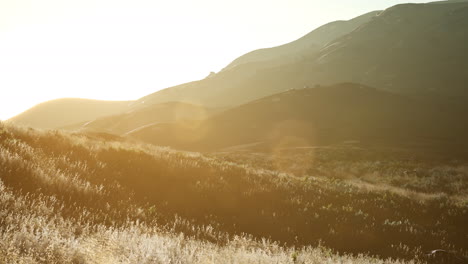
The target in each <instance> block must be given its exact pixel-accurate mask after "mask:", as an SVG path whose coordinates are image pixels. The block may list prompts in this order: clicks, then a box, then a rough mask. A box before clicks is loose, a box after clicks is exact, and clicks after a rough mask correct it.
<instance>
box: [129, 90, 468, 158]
mask: <svg viewBox="0 0 468 264" xmlns="http://www.w3.org/2000/svg"><path fill="white" fill-rule="evenodd" d="M466 119H467V118H465V117H464V116H463V115H460V114H459V113H457V112H455V111H454V110H453V109H450V108H449V109H447V108H442V107H440V106H437V105H435V104H433V103H432V102H427V101H425V100H417V99H413V98H410V97H406V96H402V95H398V94H394V93H389V92H386V91H381V90H377V89H374V88H370V87H367V86H363V85H359V84H352V83H343V84H338V85H333V86H327V87H325V86H322V87H315V88H307V89H298V90H290V91H287V92H283V93H279V94H275V95H272V96H268V97H265V98H262V99H259V100H256V101H253V102H250V103H247V104H244V105H242V106H239V107H236V108H232V109H229V110H227V111H224V112H222V113H219V114H217V115H215V116H213V117H211V118H208V119H206V120H203V121H191V122H178V123H166V124H156V125H152V126H147V127H144V128H142V129H140V130H135V131H133V132H132V133H129V135H130V136H132V137H135V138H138V139H141V140H143V141H146V142H150V143H153V144H157V145H169V146H172V147H175V148H179V149H186V150H199V151H204V150H209V151H211V150H220V149H224V148H232V147H236V146H237V147H238V146H257V147H258V146H262V147H264V148H273V149H274V148H278V147H279V148H297V147H301V148H302V147H314V146H326V145H331V144H350V143H352V144H359V145H372V146H384V147H418V148H419V147H429V146H431V147H439V146H444V147H447V148H451V147H452V146H453V145H454V144H462V143H463V144H464V143H466V142H465V141H466V140H465V135H466V133H467V132H468V127H467V125H466V124H467V121H468V120H466ZM465 146H466V144H465Z"/></svg>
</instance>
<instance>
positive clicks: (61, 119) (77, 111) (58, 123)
mask: <svg viewBox="0 0 468 264" xmlns="http://www.w3.org/2000/svg"><path fill="white" fill-rule="evenodd" d="M130 103H131V101H99V100H90V99H77V98H64V99H57V100H52V101H47V102H44V103H41V104H38V105H36V106H34V107H32V108H30V109H28V110H27V111H25V112H23V113H21V114H19V115H17V116H15V117H12V118H10V119H9V120H8V122H11V123H15V124H19V125H24V126H30V127H35V128H45V129H50V128H60V127H64V126H67V125H71V124H75V123H78V122H83V121H87V120H93V119H96V118H99V117H102V116H107V115H112V114H116V113H119V112H122V111H124V110H125V109H127V108H128V106H129V105H130Z"/></svg>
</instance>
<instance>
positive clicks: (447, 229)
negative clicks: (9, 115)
mask: <svg viewBox="0 0 468 264" xmlns="http://www.w3.org/2000/svg"><path fill="white" fill-rule="evenodd" d="M351 150H352V149H351ZM340 153H342V150H338V149H337V150H336V151H332V152H330V153H328V154H326V155H324V156H322V154H320V153H317V155H318V156H317V157H318V159H317V162H319V163H315V164H316V165H317V166H318V167H320V168H321V170H322V172H325V171H327V167H324V166H321V165H320V164H322V163H321V162H322V161H320V160H321V159H323V158H325V159H327V160H334V161H340V160H341V162H349V163H345V164H348V165H351V166H352V167H350V168H348V167H346V166H343V165H342V166H341V173H346V172H347V171H349V172H352V171H356V169H359V170H361V172H364V171H362V168H360V167H354V166H356V165H357V164H361V165H360V166H361V167H362V166H366V168H367V170H370V171H373V172H374V173H380V174H382V175H385V174H387V173H389V172H390V171H389V170H388V168H387V166H389V165H391V166H392V167H393V168H398V170H402V171H404V170H408V169H409V168H414V167H415V168H416V169H418V170H421V169H423V170H422V171H427V172H430V173H431V175H430V177H431V178H432V177H433V178H434V179H439V181H440V184H437V186H435V188H437V189H435V190H433V189H431V188H432V187H433V185H431V184H429V185H427V184H428V183H431V181H426V180H425V179H424V178H421V177H419V176H417V175H412V174H408V175H407V176H406V179H407V180H411V181H413V182H415V185H416V186H418V190H417V191H415V190H411V189H406V187H405V186H404V185H401V186H398V185H399V184H400V183H399V182H398V181H395V182H393V183H392V184H394V185H395V186H398V187H389V186H386V185H379V184H378V183H370V182H363V180H364V179H365V178H362V179H360V180H359V179H355V180H350V179H349V178H348V179H339V178H336V177H334V175H333V171H329V173H330V175H329V176H326V174H325V175H322V174H315V173H313V172H310V173H311V174H308V175H303V176H301V177H298V176H295V175H291V174H285V173H281V172H278V171H272V170H267V169H263V168H262V167H257V166H259V165H261V164H258V163H257V164H255V163H252V161H250V162H249V163H246V164H237V163H233V162H229V161H226V160H223V159H218V158H212V157H211V158H210V157H205V156H203V155H201V154H198V153H186V152H178V151H173V150H170V149H167V148H159V147H152V146H149V145H141V144H134V143H130V142H126V141H122V140H118V141H103V140H99V139H93V138H90V137H88V136H86V135H84V134H67V133H62V132H57V131H35V130H32V129H21V128H16V127H12V126H5V125H4V124H1V123H0V190H1V194H0V214H1V215H2V216H3V217H2V218H0V241H1V243H0V261H1V262H5V263H17V262H20V263H117V262H123V263H158V262H164V263H167V262H170V261H173V262H181V263H206V261H214V262H225V261H226V260H229V261H230V262H233V263H272V262H273V263H275V262H277V263H297V262H299V263H301V262H302V263H406V261H404V260H401V261H397V260H390V259H387V260H382V259H384V258H387V257H392V258H393V259H395V258H404V259H407V260H410V259H415V258H419V259H422V260H424V259H427V255H425V254H424V252H427V251H429V250H432V249H437V248H445V249H450V250H451V252H453V254H458V255H459V256H463V255H466V254H468V252H466V248H465V244H466V238H467V236H468V230H467V229H466V220H467V219H468V215H467V211H466V210H465V209H464V208H466V202H467V200H466V197H467V196H466V195H467V193H466V190H467V189H466V185H467V184H468V180H467V179H468V177H467V174H466V169H465V170H463V168H466V164H465V163H461V162H457V163H450V164H448V163H445V164H443V165H440V163H437V162H426V163H424V162H423V161H417V160H397V159H394V158H396V157H399V156H400V155H399V154H398V153H397V155H395V156H394V157H393V158H390V159H382V160H380V161H379V162H376V161H375V160H378V158H379V157H382V156H381V155H376V154H375V153H369V154H366V155H364V156H363V155H361V154H359V153H356V152H351V155H345V156H342V154H340ZM356 154H359V155H356ZM366 156H368V157H372V159H371V160H368V159H367V158H363V157H366ZM327 157H328V158H327ZM343 157H347V158H345V159H343ZM310 162H312V161H310ZM394 162H395V163H396V164H400V165H399V166H398V167H395V166H393V165H392V164H393V163H394ZM249 164H251V165H249ZM333 167H335V166H333ZM335 169H336V170H338V169H339V168H335ZM428 177H429V175H428ZM454 177H456V178H457V181H456V184H453V183H455V182H454V181H453V180H452V179H454ZM392 179H398V178H396V175H395V176H392ZM439 191H441V193H439ZM292 246H294V247H292ZM303 246H305V247H303ZM331 250H334V251H331ZM334 252H337V253H334ZM338 253H339V254H338ZM345 253H353V254H355V255H354V257H353V256H351V255H346V254H345ZM358 253H368V254H371V255H374V256H378V257H368V256H366V255H359V256H357V254H358ZM378 258H380V260H379V259H378ZM408 263H414V262H408ZM434 263H441V262H440V261H436V262H434Z"/></svg>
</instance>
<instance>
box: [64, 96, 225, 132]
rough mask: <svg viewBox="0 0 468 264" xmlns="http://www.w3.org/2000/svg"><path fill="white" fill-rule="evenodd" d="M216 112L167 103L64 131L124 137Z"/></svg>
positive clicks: (90, 122)
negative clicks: (127, 134) (103, 133)
mask: <svg viewBox="0 0 468 264" xmlns="http://www.w3.org/2000/svg"><path fill="white" fill-rule="evenodd" d="M217 111H219V109H207V108H205V107H202V106H200V105H193V104H188V103H181V102H168V103H161V104H155V105H150V106H148V107H144V108H140V109H130V110H128V111H126V112H124V113H119V114H115V115H109V116H104V117H101V118H97V119H95V120H92V121H85V122H81V123H78V124H74V125H71V126H66V127H64V129H66V130H79V131H86V132H106V133H112V134H117V135H124V134H126V133H129V132H131V131H132V130H135V129H141V128H143V127H146V126H151V125H155V124H158V123H167V122H177V121H184V120H201V119H206V118H208V117H209V116H210V115H211V114H212V113H215V112H217Z"/></svg>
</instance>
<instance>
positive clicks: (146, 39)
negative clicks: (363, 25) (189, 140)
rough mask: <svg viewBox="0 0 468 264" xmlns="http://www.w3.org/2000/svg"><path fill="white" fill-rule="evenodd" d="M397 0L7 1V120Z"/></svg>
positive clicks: (179, 78)
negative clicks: (32, 109)
mask: <svg viewBox="0 0 468 264" xmlns="http://www.w3.org/2000/svg"><path fill="white" fill-rule="evenodd" d="M405 2H413V3H416V2H426V1H398V0H353V1H351V0H347V1H343V0H322V1H318V0H223V1H220V0H197V1H194V0H171V1H167V0H166V1H160V0H152V1H151V0H126V1H124V0H40V1H39V0H0V120H6V119H8V118H9V117H12V116H13V115H16V114H18V113H20V112H22V111H24V110H26V109H28V108H30V107H32V106H33V105H35V104H37V103H40V102H43V101H47V100H51V99H56V98H60V97H80V98H93V99H107V100H133V99H138V98H139V97H142V96H144V95H147V94H149V93H152V92H155V91H157V90H159V89H162V88H166V87H169V86H172V85H177V84H181V83H184V82H188V81H193V80H198V79H202V78H204V77H205V76H207V75H208V74H209V72H210V71H216V72H217V71H219V70H220V69H221V68H223V67H224V66H226V65H227V64H228V63H229V62H231V61H232V60H233V59H235V58H236V57H238V56H240V55H242V54H244V53H246V52H248V51H251V50H254V49H258V48H264V47H271V46H276V45H280V44H284V43H287V42H290V41H292V40H295V39H297V38H299V37H301V36H302V35H305V34H306V33H308V32H310V31H311V30H313V29H314V28H316V27H318V26H320V25H322V24H325V23H327V22H330V21H334V20H339V19H350V18H352V17H355V16H358V15H361V14H363V13H367V12H369V11H372V10H379V9H385V8H387V7H390V6H392V5H395V4H399V3H405Z"/></svg>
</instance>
